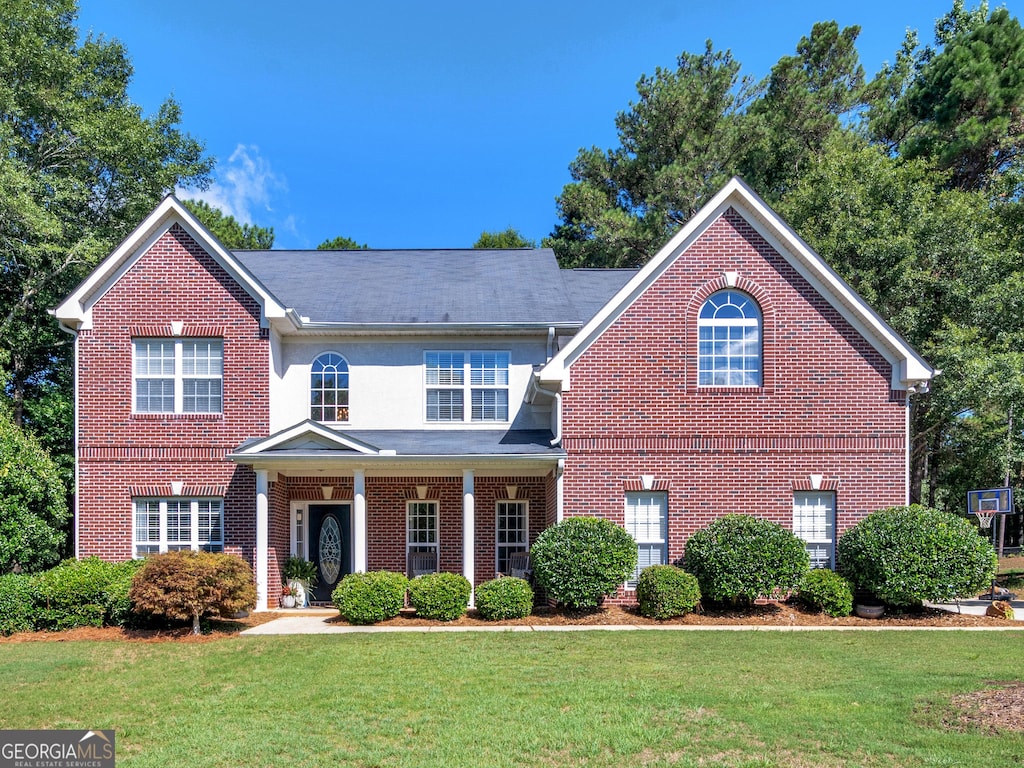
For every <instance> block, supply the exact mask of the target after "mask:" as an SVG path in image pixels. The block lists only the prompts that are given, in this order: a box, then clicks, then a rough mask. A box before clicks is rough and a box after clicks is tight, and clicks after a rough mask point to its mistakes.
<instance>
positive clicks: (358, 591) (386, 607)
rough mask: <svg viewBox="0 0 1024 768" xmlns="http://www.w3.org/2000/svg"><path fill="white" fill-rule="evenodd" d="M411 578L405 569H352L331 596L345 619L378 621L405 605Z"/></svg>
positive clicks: (354, 622)
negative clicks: (356, 570) (395, 570)
mask: <svg viewBox="0 0 1024 768" xmlns="http://www.w3.org/2000/svg"><path fill="white" fill-rule="evenodd" d="M408 587H409V579H407V578H406V577H405V574H404V573H395V572H394V571H370V572H369V573H350V574H348V575H346V576H345V577H344V578H343V579H342V580H341V583H340V584H338V586H337V587H335V588H334V592H332V593H331V600H333V601H334V605H335V606H336V607H337V609H338V612H339V613H341V617H342V618H343V619H345V621H347V622H349V623H351V624H375V623H376V622H378V621H385V620H386V619H392V618H394V617H395V616H397V615H398V613H399V611H401V610H402V607H403V606H404V605H405V590H406V589H408Z"/></svg>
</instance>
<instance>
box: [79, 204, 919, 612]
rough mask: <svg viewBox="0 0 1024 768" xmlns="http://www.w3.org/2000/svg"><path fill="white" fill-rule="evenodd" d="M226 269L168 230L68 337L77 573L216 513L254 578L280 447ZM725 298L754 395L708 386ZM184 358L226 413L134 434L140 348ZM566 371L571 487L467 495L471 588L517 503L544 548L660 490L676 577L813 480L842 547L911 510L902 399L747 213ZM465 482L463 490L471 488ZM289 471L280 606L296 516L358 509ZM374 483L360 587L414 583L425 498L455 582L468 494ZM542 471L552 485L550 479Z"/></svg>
mask: <svg viewBox="0 0 1024 768" xmlns="http://www.w3.org/2000/svg"><path fill="white" fill-rule="evenodd" d="M177 220H178V221H182V220H184V219H183V218H179V219H177ZM215 250H216V249H214V251H215ZM222 263H224V264H228V263H229V262H228V261H223V262H222V261H218V260H217V259H215V258H214V257H212V256H211V255H210V253H209V252H208V251H207V250H206V249H204V247H203V246H201V245H200V244H199V243H197V242H196V241H195V240H193V239H192V237H191V236H190V235H189V234H188V233H187V232H186V230H185V229H183V228H182V227H181V226H179V225H178V224H174V225H172V226H171V228H170V229H169V230H167V231H164V232H163V234H161V235H160V236H159V237H158V238H157V239H156V240H155V242H153V243H152V244H151V245H149V246H148V248H147V250H146V251H145V252H144V253H142V255H141V256H140V257H139V258H138V259H137V260H136V261H135V262H134V263H132V264H131V266H130V268H128V269H127V270H125V271H124V272H123V274H120V275H119V276H117V277H116V279H114V278H109V279H110V280H111V282H110V284H106V285H102V286H99V287H94V288H90V289H89V290H92V291H94V292H95V293H96V295H97V296H98V298H96V299H95V301H94V302H93V303H91V304H90V305H89V306H90V310H89V312H90V315H91V316H90V317H89V318H88V322H84V321H83V322H82V323H81V325H80V326H76V327H78V328H79V330H78V335H77V342H76V343H77V366H78V392H77V404H78V435H77V446H78V523H77V525H78V539H77V551H78V553H79V555H80V556H83V557H84V556H89V555H98V556H100V557H103V558H106V559H111V560H123V559H127V558H129V557H131V556H132V555H133V548H132V543H133V542H132V533H133V499H135V498H140V497H143V498H164V497H171V496H175V495H177V496H182V497H192V498H194V497H216V498H222V499H223V505H224V506H223V509H224V543H225V549H226V550H228V551H233V552H237V553H239V554H241V555H243V556H244V557H245V558H246V559H248V560H249V561H250V562H251V563H253V565H254V566H257V563H258V559H259V558H258V557H257V554H256V552H255V548H256V542H257V531H256V520H257V505H258V503H261V502H258V499H263V498H264V497H263V496H262V495H259V494H258V493H257V485H258V484H257V474H256V472H254V470H253V469H251V468H250V467H249V466H247V465H246V464H244V463H238V464H236V463H234V462H233V461H231V460H229V459H228V458H227V456H228V454H230V453H232V452H234V451H236V450H237V449H238V448H239V446H240V445H242V444H243V443H245V442H246V441H248V440H251V439H253V438H266V437H268V436H269V432H270V424H271V417H270V416H271V404H270V376H271V359H270V357H271V348H270V340H269V333H268V332H267V329H266V328H261V305H260V303H259V302H258V301H257V300H256V299H254V298H253V297H252V295H250V293H248V292H247V291H246V290H245V289H243V287H242V285H241V284H240V283H239V282H238V281H237V280H236V279H235V278H234V277H232V276H231V274H229V273H228V272H227V271H225V269H224V268H223V267H222V266H221V264H222ZM726 287H730V288H733V289H735V290H738V291H740V292H743V293H745V294H746V295H748V296H750V297H751V298H753V299H754V300H756V302H757V303H758V305H759V307H760V310H761V345H762V347H761V351H762V355H761V360H762V380H761V385H760V386H758V387H749V388H743V387H701V386H698V371H697V367H698V355H697V348H698V343H697V316H698V313H699V311H700V308H701V306H702V304H703V302H704V301H705V300H706V299H707V298H708V297H709V296H710V295H712V294H713V293H715V292H716V291H718V290H721V289H723V288H726ZM81 290H82V289H80V291H81ZM83 295H84V294H83ZM87 298H88V297H87ZM90 300H91V299H90ZM268 301H269V300H268ZM82 306H85V304H84V303H83V305H82ZM79 319H80V320H82V318H79ZM174 337H182V338H189V337H193V338H195V337H200V338H211V337H215V338H218V339H221V340H222V341H223V357H224V377H223V412H222V413H219V414H201V415H200V414H188V415H165V414H134V413H133V371H132V366H133V362H132V361H133V348H132V344H133V339H138V338H174ZM911 354H912V353H911ZM557 361H558V360H557V357H556V362H557ZM536 363H537V365H538V366H540V365H542V364H544V363H545V361H544V360H537V361H536ZM548 364H549V365H551V361H548ZM921 365H923V366H925V367H926V365H925V364H924V363H923V362H922V363H921ZM928 370H929V371H930V369H928ZM570 371H571V377H570V380H571V387H569V388H566V389H565V390H564V392H563V393H562V399H561V403H562V413H561V434H562V442H561V446H562V448H563V449H564V452H565V458H564V461H563V463H564V473H562V474H561V475H559V473H560V472H561V471H562V469H563V467H559V469H558V470H556V469H555V468H554V464H555V462H556V461H557V458H558V457H557V454H552V455H549V456H545V458H544V461H546V462H548V463H547V464H542V465H541V468H540V469H539V470H538V469H537V467H536V465H535V466H533V467H532V468H531V469H524V470H523V474H524V475H525V474H526V473H527V472H530V471H533V472H535V474H534V475H531V476H519V475H518V474H517V473H516V471H515V470H509V476H508V477H491V476H490V475H493V474H494V470H493V467H494V466H495V465H494V464H493V463H492V464H491V465H490V467H491V469H490V470H489V471H488V472H486V473H483V472H479V473H477V476H476V477H475V478H474V488H473V495H474V508H475V520H476V525H475V531H474V541H475V545H474V546H475V553H474V573H473V576H474V582H475V584H479V583H481V582H483V581H486V580H488V579H491V578H493V577H494V576H495V573H496V566H495V560H496V552H495V549H496V544H495V527H496V519H495V509H496V505H497V503H498V502H499V501H501V500H504V499H508V498H515V499H517V500H523V501H526V502H527V504H528V510H529V539H530V543H531V544H532V543H533V541H534V540H535V539H536V537H537V535H538V534H539V533H540V532H541V531H542V530H544V529H545V528H547V527H549V526H551V525H553V524H554V523H555V522H556V520H557V519H558V515H559V513H560V512H561V513H563V514H564V515H598V516H603V517H606V518H608V519H610V520H613V521H615V522H617V523H620V524H624V522H625V520H624V516H625V498H626V493H627V492H628V491H635V490H640V488H641V487H642V484H641V479H640V478H641V476H651V477H652V478H653V488H654V489H655V490H659V491H664V492H666V493H667V502H668V561H669V562H674V561H677V560H679V559H680V558H681V557H682V555H683V552H684V547H685V543H686V539H687V537H688V536H689V535H690V534H691V533H692V532H693V531H695V530H697V529H698V528H701V527H703V526H705V525H707V524H708V523H709V522H710V521H711V520H713V519H714V518H716V517H718V516H720V515H722V514H725V513H730V512H744V513H749V514H755V515H758V516H761V517H766V518H770V519H773V520H776V521H778V522H779V523H781V524H783V525H785V526H787V527H789V526H791V525H792V517H793V506H792V503H793V494H794V491H798V490H807V489H809V488H810V487H811V479H810V478H811V476H812V475H814V476H818V475H820V476H821V481H820V487H821V488H823V489H826V490H832V491H835V494H836V532H835V533H836V535H838V534H839V533H841V532H842V531H844V530H845V529H847V528H848V527H850V525H852V524H853V523H854V522H856V521H857V520H859V519H861V518H862V517H863V516H864V515H866V514H868V513H869V512H870V511H872V510H874V509H877V508H879V507H882V506H885V505H889V504H897V503H902V502H903V500H904V497H905V492H906V479H905V470H904V467H905V449H906V444H905V440H906V432H905V416H906V409H905V393H904V392H903V391H893V390H891V385H892V371H891V364H890V362H889V361H887V360H886V358H885V357H883V356H882V355H881V354H880V353H879V352H878V351H877V350H876V349H875V348H874V347H873V346H872V345H871V344H870V343H869V342H868V341H867V340H866V339H865V338H864V337H863V336H862V335H861V333H860V332H859V331H858V330H857V329H855V328H854V327H853V326H852V325H851V324H850V322H849V321H848V320H847V319H846V317H845V316H844V315H843V314H842V313H840V312H839V311H837V310H836V309H835V308H834V307H833V306H832V305H831V304H830V303H829V302H828V301H826V299H825V298H823V296H822V295H821V294H820V293H819V292H818V290H816V289H815V288H814V287H813V286H812V285H811V284H810V283H808V282H807V280H806V279H805V278H804V277H802V276H801V274H800V272H798V271H797V269H796V268H794V266H793V263H792V262H791V261H790V260H788V259H787V258H784V257H783V256H782V255H780V253H778V252H777V251H776V250H775V249H774V247H773V246H772V245H771V244H770V243H769V242H767V241H766V240H765V239H764V238H763V237H762V236H761V235H760V234H759V232H758V230H756V229H755V228H754V227H753V226H751V225H750V223H749V222H748V220H747V219H746V218H744V216H742V215H740V214H739V213H737V212H736V210H735V209H732V208H730V209H728V210H727V211H726V212H725V213H724V214H723V215H721V216H720V217H718V218H717V220H715V221H713V222H711V223H710V224H709V226H708V227H707V229H706V230H705V231H704V232H703V233H702V234H700V235H699V237H698V238H697V239H696V240H695V241H694V242H692V243H691V244H690V245H689V247H688V248H687V249H686V250H685V251H684V252H683V253H681V254H680V255H678V256H677V257H676V258H675V259H674V260H672V261H670V262H668V263H667V264H666V266H665V269H664V271H663V272H662V273H661V274H660V276H659V277H658V278H657V279H656V280H655V281H654V282H653V283H652V284H651V285H650V286H649V287H648V288H647V289H646V290H645V291H644V292H643V293H641V294H640V295H639V296H638V297H637V298H636V299H635V301H634V302H633V303H632V304H631V305H630V306H629V307H628V308H626V309H625V310H624V312H623V313H622V314H621V315H619V316H618V317H617V319H615V320H614V322H612V323H611V325H610V326H609V327H608V328H607V329H606V330H605V331H604V332H603V333H602V334H601V335H600V336H599V337H597V338H596V340H594V341H593V342H592V343H591V344H590V346H588V347H587V348H585V349H584V351H583V352H582V353H581V354H580V356H579V357H578V359H575V360H574V361H573V362H572V363H571V365H570ZM563 384H564V380H563ZM278 434H281V433H278ZM235 458H236V459H237V458H238V457H237V456H236V457H235ZM380 458H381V456H377V457H375V459H380ZM466 461H467V466H466V467H464V468H463V469H465V470H474V467H473V466H472V463H473V462H472V460H471V459H467V460H466ZM256 466H260V465H259V464H257V465H256ZM262 466H268V465H267V464H263V465H262ZM271 466H273V465H271ZM282 466H284V465H282ZM290 466H291V469H289V470H287V471H286V472H285V471H282V472H281V473H278V472H273V471H270V470H261V472H264V471H266V472H267V473H268V475H267V477H268V482H269V486H268V488H267V494H266V497H265V498H266V502H267V508H268V509H267V523H268V524H267V531H266V533H267V571H266V579H265V584H264V585H262V588H263V589H264V590H265V592H264V594H265V595H266V596H267V598H268V605H269V607H274V606H276V605H277V601H278V596H279V594H280V586H281V584H280V569H281V566H282V564H283V562H284V560H285V559H286V558H287V557H288V555H289V553H290V552H291V550H292V545H293V542H292V510H293V508H294V507H295V506H296V504H297V503H314V502H320V503H323V502H324V501H326V500H325V493H324V490H323V489H324V487H325V486H330V493H329V496H330V500H331V501H334V502H342V503H345V502H348V503H350V504H352V506H353V508H354V503H353V497H354V494H355V483H354V480H353V477H352V476H351V474H349V475H346V474H345V473H344V472H341V473H337V474H335V476H326V477H325V476H324V474H317V473H316V472H314V471H313V470H312V469H310V468H308V467H307V466H306V465H304V464H303V465H290ZM333 466H335V467H337V466H339V464H334V465H333ZM341 466H345V467H348V466H350V465H348V464H342V465H341ZM376 466H377V467H378V471H377V472H367V473H366V477H365V483H364V491H365V495H364V497H365V502H366V523H367V526H366V532H365V533H366V552H365V556H366V558H365V562H366V566H367V568H368V569H369V570H378V569H389V570H396V571H405V570H406V509H407V504H408V503H409V502H410V501H414V500H417V499H423V500H429V501H436V502H437V503H438V510H439V521H438V531H439V538H440V541H439V547H438V551H439V558H440V559H439V567H440V569H441V570H444V571H452V572H457V573H462V572H463V571H464V568H465V564H464V560H463V530H462V520H463V503H464V500H463V477H462V475H461V473H460V472H458V470H456V472H454V473H453V472H452V471H451V470H450V468H451V465H450V464H448V465H439V467H440V466H448V467H449V469H440V468H438V469H437V471H436V473H435V474H429V467H428V471H425V472H424V476H422V477H405V476H403V477H386V476H383V477H382V476H381V475H382V474H384V473H382V472H381V471H379V469H380V467H382V466H386V465H382V464H380V463H378V464H376ZM394 466H396V467H399V466H401V467H406V466H409V465H400V464H395V465H394ZM420 466H422V465H420ZM497 466H498V467H499V470H498V471H503V469H501V467H502V465H497ZM544 467H551V471H550V473H549V474H548V475H547V476H546V477H544V476H537V475H539V474H541V473H543V472H544V471H546V470H545V469H544ZM318 471H319V472H323V470H322V469H321V470H318ZM361 471H365V470H361ZM413 471H415V472H419V471H420V470H419V469H418V468H417V469H415V470H413ZM334 472H335V470H334V469H331V470H328V475H330V474H331V473H334ZM307 474H308V476H306V475H307ZM410 474H411V472H410ZM559 476H560V477H561V480H559V479H558V477H559ZM261 477H262V475H261ZM261 482H262V480H261ZM178 484H181V486H182V487H180V488H179V487H178ZM423 486H426V490H425V495H421V494H422V493H423V488H422V487H423ZM509 486H515V491H514V493H515V495H514V496H510V493H511V491H510V489H509ZM418 487H419V490H418ZM261 508H262V507H261ZM354 527H355V516H354V515H353V528H354ZM630 597H631V595H630V594H629V593H623V594H620V595H619V599H630Z"/></svg>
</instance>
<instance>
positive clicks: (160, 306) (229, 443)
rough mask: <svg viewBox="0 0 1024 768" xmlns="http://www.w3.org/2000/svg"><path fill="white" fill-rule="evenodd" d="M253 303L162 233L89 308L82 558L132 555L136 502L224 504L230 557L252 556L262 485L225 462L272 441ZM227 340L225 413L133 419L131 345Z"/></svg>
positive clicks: (83, 372) (82, 425)
mask: <svg viewBox="0 0 1024 768" xmlns="http://www.w3.org/2000/svg"><path fill="white" fill-rule="evenodd" d="M259 318H260V313H259V307H258V305H257V303H256V302H255V301H254V300H253V299H252V297H251V296H249V295H248V294H247V293H245V291H243V290H242V289H241V287H240V286H239V285H238V283H237V282H236V281H235V280H234V279H233V278H231V277H230V276H229V275H228V274H227V273H226V272H225V271H224V270H223V269H222V268H221V267H220V266H219V265H218V264H217V262H215V261H214V260H213V259H212V258H211V257H210V256H209V254H208V253H207V252H206V251H205V250H204V249H203V248H202V247H201V246H200V245H199V244H198V243H196V242H195V241H194V240H193V239H192V238H191V237H190V236H189V235H188V234H186V233H185V231H184V230H183V229H182V228H181V227H179V226H174V227H172V228H171V229H170V230H169V231H168V232H166V233H165V234H164V235H163V236H162V237H161V238H160V239H159V240H158V241H157V242H156V243H155V244H153V246H152V247H151V248H150V249H149V250H148V251H147V252H146V253H144V254H143V255H142V256H141V257H140V258H139V259H138V261H137V262H136V263H135V264H134V265H133V266H132V268H131V269H130V270H128V271H127V272H126V273H125V274H124V275H122V276H121V278H120V279H119V280H118V281H117V282H116V284H114V285H113V286H112V287H110V289H109V290H107V291H106V293H105V294H104V295H103V296H102V298H100V299H99V300H98V301H97V302H96V304H95V305H94V306H93V308H92V328H91V329H89V330H82V331H80V332H79V334H78V340H77V344H78V542H77V545H78V552H79V554H80V556H83V557H85V556H88V555H99V556H100V557H103V558H107V559H112V560H124V559H127V558H129V557H131V556H132V522H133V521H132V498H133V496H170V495H171V483H172V482H182V483H184V486H185V487H184V491H183V495H188V494H195V495H210V496H222V497H223V499H224V529H225V530H224V540H225V545H226V548H227V549H228V550H229V551H235V552H238V553H240V554H243V555H244V556H245V557H246V558H249V559H251V558H252V551H253V547H254V546H255V543H256V531H255V516H254V514H253V510H254V508H255V477H254V475H253V472H252V470H251V469H249V468H248V467H238V466H235V465H234V464H232V463H230V462H228V461H226V460H225V459H224V457H225V455H227V454H228V453H229V452H230V451H232V450H233V449H234V448H236V447H237V446H238V444H239V443H240V442H242V441H243V440H245V439H248V438H250V437H252V436H253V435H261V434H266V432H267V428H268V425H269V394H268V391H267V381H266V371H267V368H268V365H269V357H268V355H269V352H268V341H267V340H266V338H264V336H263V335H262V334H261V333H260V320H259ZM172 322H182V323H184V326H183V329H182V336H183V337H217V338H221V339H223V345H224V366H225V369H226V370H227V371H228V374H227V375H225V377H224V408H223V413H221V414H209V415H208V414H202V415H199V414H189V415H171V416H168V415H151V414H133V413H132V410H133V408H132V398H133V393H132V340H133V339H135V338H140V337H162V338H170V337H172V333H173V329H172V326H171V323H172Z"/></svg>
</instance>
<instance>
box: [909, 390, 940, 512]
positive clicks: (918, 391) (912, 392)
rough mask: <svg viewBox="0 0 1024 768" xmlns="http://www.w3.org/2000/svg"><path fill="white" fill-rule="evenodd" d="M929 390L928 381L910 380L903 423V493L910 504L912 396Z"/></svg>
mask: <svg viewBox="0 0 1024 768" xmlns="http://www.w3.org/2000/svg"><path fill="white" fill-rule="evenodd" d="M940 373H942V371H936V372H935V375H936V376H938V375H939V374H940ZM927 391H928V382H927V381H912V382H910V383H909V384H908V385H907V398H906V399H907V407H906V413H905V415H904V425H903V430H904V431H903V442H904V445H905V447H906V451H905V453H906V456H905V458H904V486H905V487H904V494H903V495H904V504H907V505H908V506H909V504H910V484H911V480H912V479H913V478H912V477H911V462H910V454H911V452H912V449H913V444H912V443H911V440H910V410H911V401H910V396H911V395H923V394H925V393H926V392H927Z"/></svg>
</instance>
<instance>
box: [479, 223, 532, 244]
mask: <svg viewBox="0 0 1024 768" xmlns="http://www.w3.org/2000/svg"><path fill="white" fill-rule="evenodd" d="M473 247H474V248H536V247H537V243H536V241H534V240H530V239H529V238H527V237H524V236H523V235H522V234H520V232H519V230H517V229H515V228H514V227H509V228H508V229H504V230H502V231H501V232H481V233H480V237H478V238H477V241H476V242H475V243H473Z"/></svg>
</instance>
